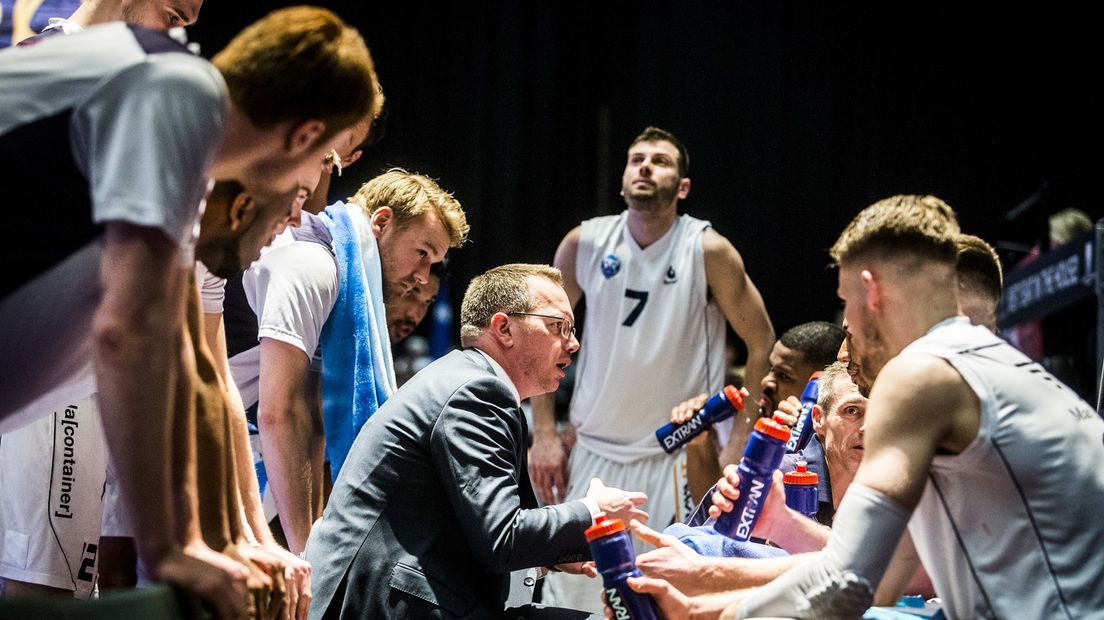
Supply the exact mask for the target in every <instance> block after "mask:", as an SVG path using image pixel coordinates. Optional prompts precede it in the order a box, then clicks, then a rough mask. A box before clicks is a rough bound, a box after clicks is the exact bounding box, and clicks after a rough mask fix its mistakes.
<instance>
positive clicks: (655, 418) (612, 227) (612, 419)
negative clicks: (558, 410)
mask: <svg viewBox="0 0 1104 620" xmlns="http://www.w3.org/2000/svg"><path fill="white" fill-rule="evenodd" d="M627 218H628V211H625V212H622V213H621V214H620V215H611V216H605V217H598V218H594V219H590V220H587V221H585V222H583V224H582V234H581V236H580V239H579V249H578V253H577V255H576V262H575V278H576V280H577V281H578V283H579V286H580V288H581V289H582V291H583V293H584V295H585V297H586V317H585V318H586V320H585V323H584V328H583V338H582V349H581V350H580V353H579V370H578V374H577V375H576V376H577V379H576V383H575V392H574V394H573V396H572V400H571V421H572V423H573V424H574V425H575V426H576V427H577V429H578V438H579V442H580V443H582V444H583V445H585V446H586V447H587V448H588V449H590V450H591V451H593V452H596V453H598V454H601V455H603V456H605V457H606V458H609V459H611V460H615V461H620V462H629V461H632V460H635V459H638V458H642V457H645V456H651V455H654V454H659V453H662V449H661V448H660V447H659V444H658V442H656V438H655V431H656V429H657V428H659V427H660V426H662V425H664V424H666V423H667V422H668V419H669V416H670V413H671V408H672V407H674V406H675V405H677V404H678V403H679V402H681V401H683V400H685V399H687V398H690V397H691V396H694V395H696V394H699V393H701V392H707V391H709V390H712V389H718V388H719V387H720V386H721V385H722V382H723V381H724V337H725V322H724V315H723V314H722V313H721V311H720V309H719V308H718V307H717V305H716V304H715V303H713V302H711V301H710V300H709V292H708V286H707V283H706V277H705V259H704V257H703V254H702V234H703V233H704V232H705V230H706V229H707V228H709V227H710V224H709V222H706V221H703V220H699V219H695V218H693V217H690V216H689V215H681V216H679V217H678V219H677V220H676V221H675V224H674V226H672V227H671V230H669V231H667V234H665V235H664V236H663V237H662V238H660V239H659V240H658V241H656V242H655V243H653V244H651V245H649V246H648V247H647V248H641V247H640V246H639V245H637V243H636V241H634V240H633V238H632V235H631V234H629V231H628V228H627V226H626V222H627Z"/></svg>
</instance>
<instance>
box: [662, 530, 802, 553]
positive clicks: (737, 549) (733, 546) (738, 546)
mask: <svg viewBox="0 0 1104 620" xmlns="http://www.w3.org/2000/svg"><path fill="white" fill-rule="evenodd" d="M663 533H664V534H670V535H671V536H674V537H675V538H677V539H679V540H680V541H682V542H683V544H685V545H686V546H687V547H690V548H691V549H693V550H694V551H697V552H698V553H699V554H701V555H704V556H707V557H712V558H776V557H780V556H783V555H789V553H786V552H785V551H784V550H782V549H779V548H778V547H771V546H770V545H763V544H760V543H757V542H752V541H750V540H749V541H746V542H741V541H738V540H733V539H731V538H729V537H728V536H725V535H723V534H718V533H717V532H716V531H714V530H713V528H712V526H708V525H699V526H689V525H686V524H685V523H672V524H671V525H668V526H667V529H665V530H663Z"/></svg>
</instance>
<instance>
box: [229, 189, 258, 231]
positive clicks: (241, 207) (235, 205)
mask: <svg viewBox="0 0 1104 620" xmlns="http://www.w3.org/2000/svg"><path fill="white" fill-rule="evenodd" d="M256 206H257V203H256V201H254V200H253V197H252V196H250V195H249V192H238V193H237V195H235V196H234V200H232V201H231V202H230V212H229V213H228V214H227V216H228V218H229V220H230V230H234V231H236V230H238V228H241V227H242V226H245V225H246V224H248V223H249V222H250V221H251V220H252V219H253V217H254V216H255V215H256V213H255V211H256Z"/></svg>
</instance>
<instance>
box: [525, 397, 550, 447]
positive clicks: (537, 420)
mask: <svg viewBox="0 0 1104 620" xmlns="http://www.w3.org/2000/svg"><path fill="white" fill-rule="evenodd" d="M529 404H530V406H531V407H532V411H533V441H534V442H536V441H537V440H545V439H551V438H555V437H557V435H556V396H555V395H554V394H541V395H539V396H533V397H532V398H530V399H529Z"/></svg>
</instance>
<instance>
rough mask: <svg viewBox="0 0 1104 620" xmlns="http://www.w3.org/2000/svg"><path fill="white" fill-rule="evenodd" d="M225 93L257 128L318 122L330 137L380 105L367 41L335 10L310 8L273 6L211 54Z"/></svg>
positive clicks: (374, 111) (380, 95)
mask: <svg viewBox="0 0 1104 620" xmlns="http://www.w3.org/2000/svg"><path fill="white" fill-rule="evenodd" d="M211 62H212V63H214V65H215V66H216V67H217V68H218V70H219V72H221V73H222V77H223V79H224V80H225V81H226V87H227V89H228V90H229V92H230V99H231V100H232V101H233V102H234V105H235V106H237V107H238V108H240V109H241V110H242V111H243V112H244V113H245V115H246V116H248V117H249V119H250V120H251V121H252V122H253V123H255V124H256V125H258V126H260V127H271V126H272V125H275V124H276V123H279V122H281V121H287V120H292V121H304V120H308V119H317V120H321V121H322V122H324V123H325V124H326V129H325V131H324V132H323V136H322V138H323V139H324V138H328V137H329V136H331V135H333V134H334V133H335V132H337V131H340V130H342V129H344V128H346V127H348V126H350V125H352V124H353V123H355V122H357V121H358V120H360V119H363V118H365V117H370V118H373V117H375V116H376V115H377V114H379V112H380V109H381V108H382V107H383V91H382V90H381V89H380V86H379V80H378V79H377V77H376V69H375V65H374V64H373V62H372V56H371V54H370V53H369V52H368V47H367V46H366V45H365V44H364V39H363V38H362V37H361V36H360V33H358V32H357V31H356V30H355V29H354V28H352V27H350V26H348V25H346V24H345V22H343V21H342V20H341V18H340V17H338V16H337V15H335V14H334V13H333V12H331V11H329V10H326V9H322V8H318V7H309V6H296V7H288V8H284V9H279V10H276V11H273V12H271V13H269V14H268V15H266V16H265V17H263V18H261V19H260V20H258V21H256V22H254V23H253V24H251V25H249V26H248V27H246V28H245V30H242V31H241V33H239V34H238V35H237V36H236V37H234V39H233V40H232V41H230V43H229V45H227V46H226V48H225V49H223V50H222V51H221V52H219V53H218V54H216V55H215V57H214V58H213V59H212V60H211Z"/></svg>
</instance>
